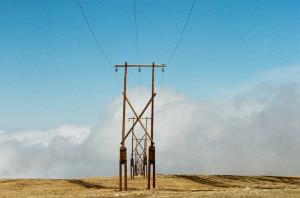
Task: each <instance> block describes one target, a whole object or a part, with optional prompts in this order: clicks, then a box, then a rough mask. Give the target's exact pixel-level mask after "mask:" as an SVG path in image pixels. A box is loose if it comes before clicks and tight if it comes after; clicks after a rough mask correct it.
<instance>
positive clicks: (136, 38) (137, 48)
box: [133, 0, 141, 88]
mask: <svg viewBox="0 0 300 198" xmlns="http://www.w3.org/2000/svg"><path fill="white" fill-rule="evenodd" d="M133 10H134V22H135V40H136V53H137V58H138V59H137V61H138V64H140V52H139V39H138V27H137V19H136V18H137V17H136V5H135V0H133ZM138 72H139V88H140V86H141V68H140V67H139V68H138Z"/></svg>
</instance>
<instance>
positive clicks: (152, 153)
mask: <svg viewBox="0 0 300 198" xmlns="http://www.w3.org/2000/svg"><path fill="white" fill-rule="evenodd" d="M115 67H124V92H123V120H122V141H121V147H120V163H119V189H120V190H122V165H124V184H125V188H124V189H125V190H127V155H126V147H125V140H126V138H127V137H128V135H129V134H130V133H132V141H133V136H135V135H134V132H133V130H134V127H135V126H136V124H137V123H138V122H139V123H140V125H141V126H142V128H143V130H144V131H145V139H146V138H147V139H148V138H149V140H150V142H151V146H149V152H148V153H149V157H148V163H147V164H148V170H147V171H148V174H147V176H148V189H150V174H151V165H152V169H153V176H152V179H153V182H152V183H153V188H155V146H154V144H155V143H154V140H153V139H154V130H153V129H154V127H153V126H154V97H155V96H156V93H155V92H154V71H155V68H156V67H162V68H163V67H166V65H165V64H161V65H155V63H154V62H153V63H152V65H145V64H127V62H125V64H124V65H115ZM128 67H130V68H131V67H139V68H140V67H150V68H152V91H151V98H150V100H149V101H148V103H147V104H146V106H145V107H144V109H143V110H142V112H141V113H140V114H139V115H138V114H137V113H136V111H135V109H134V108H133V106H132V104H131V102H130V101H129V99H128V97H127V95H126V84H127V68H128ZM150 103H151V118H150V119H151V135H150V134H149V132H148V131H147V130H148V129H147V128H146V127H145V126H144V124H143V123H142V121H141V120H142V116H143V114H144V113H145V111H146V110H147V108H148V107H149V105H150ZM126 104H128V105H129V107H130V108H131V110H132V112H133V113H134V116H135V119H133V124H132V127H131V128H130V130H129V131H128V132H127V133H126V134H125V119H126ZM146 121H147V119H146ZM146 125H147V122H146ZM136 139H137V138H136ZM137 141H138V140H136V142H137ZM140 141H141V140H140ZM145 141H146V140H145ZM139 145H140V142H139ZM144 145H145V146H147V144H144ZM132 147H133V142H132ZM145 150H146V148H144V151H145ZM132 151H133V150H132ZM132 154H133V153H132ZM143 154H144V156H143V159H141V161H142V163H144V157H145V152H143ZM146 157H147V156H146ZM139 158H140V156H139ZM139 158H138V159H139ZM132 159H133V155H132V157H131V161H130V162H132ZM146 161H147V159H146ZM134 164H135V163H134ZM144 164H145V163H144ZM142 166H144V165H142ZM140 167H141V166H140ZM130 168H131V167H130ZM133 175H134V173H133Z"/></svg>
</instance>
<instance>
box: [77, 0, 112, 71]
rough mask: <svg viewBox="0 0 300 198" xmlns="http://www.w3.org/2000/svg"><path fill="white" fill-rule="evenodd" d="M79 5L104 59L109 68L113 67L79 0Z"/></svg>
mask: <svg viewBox="0 0 300 198" xmlns="http://www.w3.org/2000/svg"><path fill="white" fill-rule="evenodd" d="M77 3H78V6H79V8H80V10H81V13H82V15H83V17H84V19H85V22H86V23H87V25H88V26H89V29H90V31H91V33H92V35H93V37H94V39H95V41H96V43H97V45H98V47H99V49H100V51H101V53H102V55H103V56H104V58H105V60H106V62H107V63H108V65H109V66H112V64H111V62H110V60H109V59H108V57H107V56H106V54H105V53H104V51H103V49H102V47H101V45H100V42H99V41H98V39H97V37H96V35H95V33H94V31H93V29H92V27H91V25H90V23H89V21H88V20H87V18H86V15H85V13H84V11H83V9H82V7H81V5H80V3H79V0H77Z"/></svg>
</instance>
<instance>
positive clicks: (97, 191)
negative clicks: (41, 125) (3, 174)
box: [0, 175, 300, 197]
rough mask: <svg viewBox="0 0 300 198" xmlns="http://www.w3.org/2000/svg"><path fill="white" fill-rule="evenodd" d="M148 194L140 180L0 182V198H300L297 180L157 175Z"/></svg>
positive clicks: (87, 179)
mask: <svg viewBox="0 0 300 198" xmlns="http://www.w3.org/2000/svg"><path fill="white" fill-rule="evenodd" d="M156 184H157V186H156V188H155V189H151V190H147V189H146V186H147V180H146V179H144V178H142V177H137V178H136V179H128V191H119V190H118V177H93V178H83V179H0V197H300V177H275V176H234V175H157V179H156Z"/></svg>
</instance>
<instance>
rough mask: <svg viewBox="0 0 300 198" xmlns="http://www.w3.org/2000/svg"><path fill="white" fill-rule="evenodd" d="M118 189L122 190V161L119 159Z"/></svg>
mask: <svg viewBox="0 0 300 198" xmlns="http://www.w3.org/2000/svg"><path fill="white" fill-rule="evenodd" d="M119 165H120V166H119V188H120V189H119V190H120V191H121V190H122V162H121V159H120V163H119Z"/></svg>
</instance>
